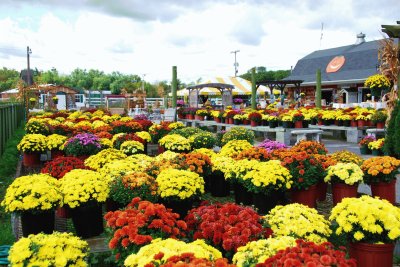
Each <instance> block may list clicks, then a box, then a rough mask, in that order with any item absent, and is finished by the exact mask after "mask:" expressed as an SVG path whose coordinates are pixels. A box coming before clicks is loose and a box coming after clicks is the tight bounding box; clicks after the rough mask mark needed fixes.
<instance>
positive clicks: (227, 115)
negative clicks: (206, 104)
mask: <svg viewBox="0 0 400 267" xmlns="http://www.w3.org/2000/svg"><path fill="white" fill-rule="evenodd" d="M237 114H240V112H239V111H236V110H230V111H228V113H226V117H227V118H233V117H234V116H235V115H237Z"/></svg>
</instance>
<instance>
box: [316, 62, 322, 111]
mask: <svg viewBox="0 0 400 267" xmlns="http://www.w3.org/2000/svg"><path fill="white" fill-rule="evenodd" d="M316 82H317V84H316V86H317V89H316V91H315V106H316V107H317V108H321V69H318V70H317V81H316Z"/></svg>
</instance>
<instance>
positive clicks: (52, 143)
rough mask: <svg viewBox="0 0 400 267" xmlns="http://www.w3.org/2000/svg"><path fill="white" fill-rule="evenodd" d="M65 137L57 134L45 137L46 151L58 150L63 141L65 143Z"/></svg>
mask: <svg viewBox="0 0 400 267" xmlns="http://www.w3.org/2000/svg"><path fill="white" fill-rule="evenodd" d="M67 139H68V138H67V137H66V136H64V135H59V134H52V135H49V136H47V149H48V150H53V149H60V148H61V147H62V146H63V144H64V143H65V141H67Z"/></svg>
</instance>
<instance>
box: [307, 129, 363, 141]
mask: <svg viewBox="0 0 400 267" xmlns="http://www.w3.org/2000/svg"><path fill="white" fill-rule="evenodd" d="M309 127H310V128H312V129H319V130H323V131H332V132H333V136H340V132H339V131H345V133H346V140H347V142H349V143H358V142H360V140H361V139H362V137H363V135H364V134H363V129H362V128H358V127H346V126H336V125H329V126H327V125H310V126H309Z"/></svg>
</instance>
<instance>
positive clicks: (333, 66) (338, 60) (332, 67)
mask: <svg viewBox="0 0 400 267" xmlns="http://www.w3.org/2000/svg"><path fill="white" fill-rule="evenodd" d="M345 62H346V59H345V58H344V56H336V57H334V58H333V59H332V60H331V61H330V62H329V63H328V65H327V66H326V72H327V73H331V72H337V71H338V70H340V68H341V67H342V66H343V65H344V63H345Z"/></svg>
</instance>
